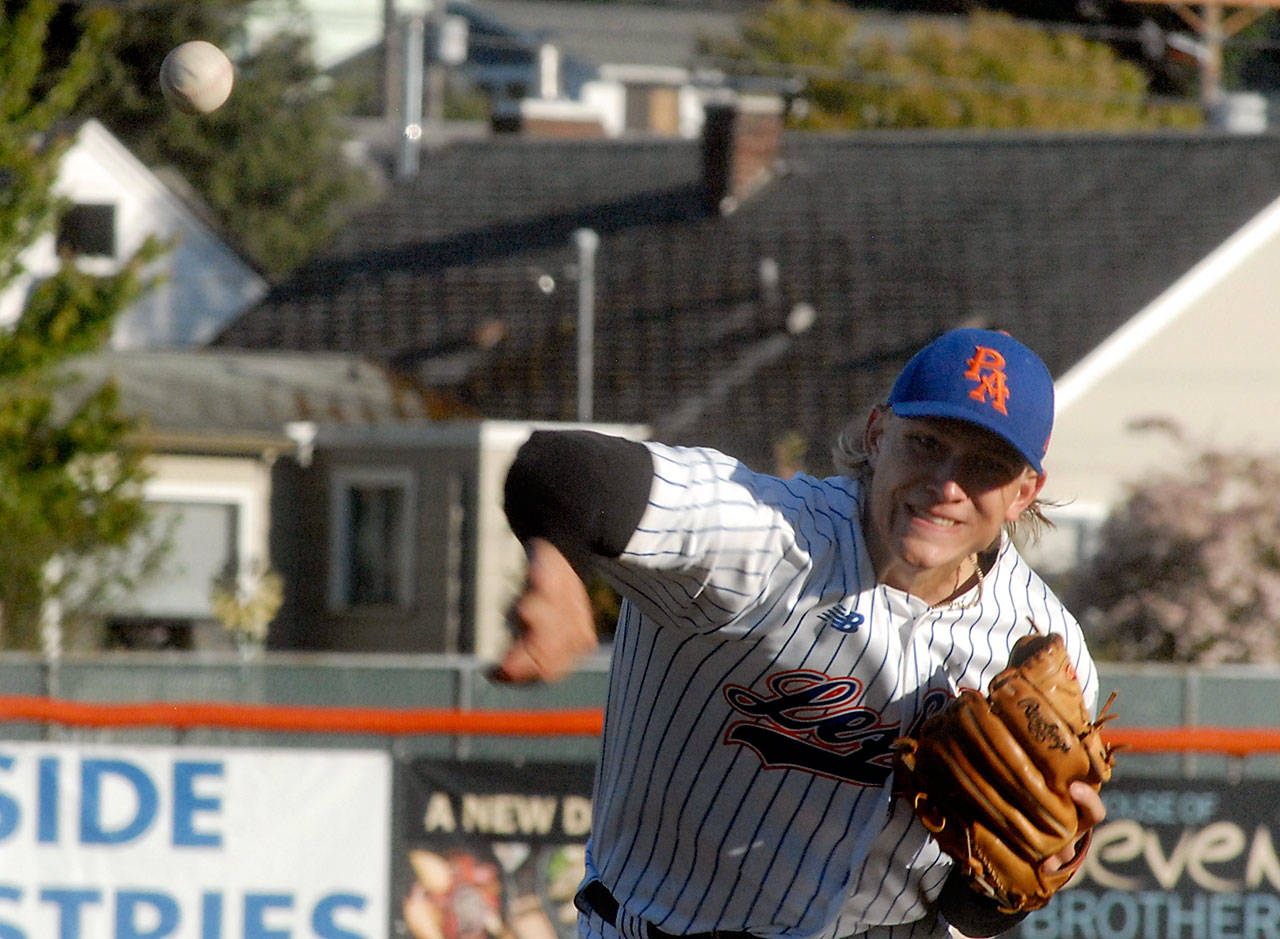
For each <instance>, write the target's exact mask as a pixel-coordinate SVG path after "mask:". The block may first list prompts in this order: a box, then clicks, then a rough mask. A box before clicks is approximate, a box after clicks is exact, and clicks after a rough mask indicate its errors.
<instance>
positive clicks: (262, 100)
mask: <svg viewBox="0 0 1280 939" xmlns="http://www.w3.org/2000/svg"><path fill="white" fill-rule="evenodd" d="M251 5H252V4H251V2H250V0H147V2H145V3H121V4H110V5H109V8H108V12H109V15H110V16H111V17H112V18H113V19H114V30H113V33H112V36H111V38H110V40H109V42H107V43H106V44H105V45H104V47H103V49H102V52H101V53H100V62H99V65H100V73H99V76H98V79H97V80H96V81H95V83H94V85H93V87H91V88H90V89H88V90H87V91H86V93H85V95H84V96H83V97H82V98H81V100H80V101H79V102H78V104H77V107H76V111H75V113H76V114H77V115H80V116H92V117H95V118H97V119H98V120H99V121H101V122H102V123H103V124H104V125H106V126H107V127H108V128H109V129H110V130H111V132H112V133H113V134H115V135H116V136H117V137H119V138H120V139H121V140H122V141H123V142H124V143H125V145H126V146H128V147H129V149H130V150H131V151H132V152H133V153H134V154H135V155H136V156H137V157H138V158H139V159H140V160H142V162H144V163H146V164H147V165H149V166H152V167H164V166H171V167H173V168H174V169H176V170H177V171H178V173H179V174H180V175H181V176H182V177H183V178H184V179H186V180H187V182H189V183H190V184H191V186H192V187H193V188H194V190H195V191H196V192H197V193H198V194H199V195H200V196H201V198H202V199H203V200H204V201H205V202H206V203H207V204H208V206H209V207H210V208H211V209H212V210H213V212H214V213H215V215H216V216H217V217H218V219H219V220H220V221H221V223H222V225H223V226H224V228H225V230H226V231H227V232H229V233H230V234H231V235H232V236H233V237H234V239H235V240H236V241H237V242H238V243H239V244H240V246H241V247H242V248H243V249H244V250H245V252H246V253H247V254H248V255H249V257H251V258H252V259H253V260H254V261H255V262H256V263H257V264H258V266H259V267H260V268H261V269H262V270H263V271H264V272H265V273H266V274H267V275H268V276H272V277H280V276H283V275H284V274H286V273H287V272H288V271H289V270H291V269H292V268H293V267H294V266H296V265H297V264H298V263H299V262H300V261H302V260H303V259H305V258H306V257H308V256H309V255H310V254H311V253H313V252H314V251H315V250H316V248H318V247H319V246H321V245H323V244H325V243H326V242H327V240H328V239H329V238H330V236H331V235H332V234H333V232H334V230H335V229H336V228H337V227H338V225H339V224H340V222H341V220H342V219H343V217H344V215H345V213H346V212H347V211H349V210H350V209H351V208H352V207H353V206H355V205H358V204H359V203H360V202H361V201H362V200H363V199H364V198H365V197H366V196H367V195H368V194H370V193H371V192H372V189H371V188H370V185H369V181H368V179H367V177H366V176H365V174H364V173H363V172H361V171H360V170H358V169H356V168H354V167H353V166H352V165H351V164H350V162H349V161H348V160H347V159H345V158H344V155H343V147H344V144H345V139H344V135H343V131H342V127H341V124H340V116H341V114H342V113H343V112H344V110H345V105H344V101H343V100H341V99H340V98H339V97H338V95H337V94H336V93H335V92H334V91H333V90H331V89H329V88H328V87H327V86H326V84H325V83H324V82H323V81H322V80H321V77H320V75H319V72H318V69H317V68H316V66H315V63H314V60H313V59H312V56H311V50H310V39H309V37H308V36H306V35H305V34H302V33H295V34H279V35H277V36H274V37H272V38H270V39H268V40H266V41H265V42H264V43H262V44H260V45H256V46H255V47H254V48H253V49H252V50H249V49H248V48H247V46H248V44H247V42H246V41H245V39H244V37H245V35H246V18H247V14H248V11H249V8H250V6H251ZM77 6H78V5H76V4H68V5H66V8H64V10H63V11H62V12H61V13H60V14H59V15H58V17H57V19H56V20H55V23H54V27H53V31H52V37H51V46H52V49H53V50H54V52H53V55H54V56H55V57H56V58H55V61H57V60H60V59H61V58H62V57H65V56H66V55H67V54H68V51H67V50H69V49H71V48H73V47H74V42H75V36H76V30H75V24H74V21H73V16H74V9H75V8H76V7H77ZM299 19H301V17H299ZM189 39H204V40H206V41H208V42H212V43H214V44H215V45H217V46H219V47H221V48H222V49H224V50H225V51H226V52H228V54H229V55H230V56H231V57H232V59H233V61H234V62H235V65H236V76H235V86H234V88H233V90H232V93H231V97H230V98H229V99H228V101H227V103H226V104H224V105H223V106H222V107H221V108H219V109H218V110H217V111H215V112H214V113H212V114H207V115H198V116H192V115H187V114H182V113H180V112H178V111H177V110H175V109H173V108H171V107H169V106H168V105H167V103H166V102H165V100H164V98H163V97H162V95H161V93H160V88H159V73H160V63H161V62H162V61H163V60H164V57H165V55H166V54H168V52H169V50H171V49H172V48H173V47H174V46H176V45H178V44H179V43H181V42H184V41H186V40H189Z"/></svg>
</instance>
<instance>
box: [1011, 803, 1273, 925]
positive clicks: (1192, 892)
mask: <svg viewBox="0 0 1280 939" xmlns="http://www.w3.org/2000/svg"><path fill="white" fill-rule="evenodd" d="M1104 799H1105V802H1106V805H1107V818H1106V821H1105V822H1103V823H1102V824H1101V825H1100V826H1098V828H1097V829H1096V831H1095V833H1094V838H1093V845H1092V848H1091V850H1090V852H1089V855H1088V857H1087V858H1086V860H1085V863H1084V867H1083V868H1082V869H1081V872H1080V873H1079V874H1078V875H1077V876H1076V878H1075V880H1073V881H1072V883H1071V885H1070V886H1069V887H1068V888H1067V889H1065V890H1063V891H1061V892H1059V893H1058V895H1057V896H1055V897H1054V898H1053V900H1052V901H1051V902H1050V904H1049V905H1048V906H1047V907H1045V908H1044V909H1043V910H1039V911H1037V912H1035V913H1032V914H1031V915H1030V916H1029V917H1027V919H1025V920H1023V922H1022V923H1021V925H1020V926H1019V927H1018V930H1017V932H1016V935H1019V936H1021V937H1023V939H1280V859H1278V858H1277V853H1276V845H1275V843H1274V840H1273V832H1274V831H1275V830H1276V828H1277V825H1278V824H1280V782H1276V781H1274V780H1272V781H1266V780H1258V781H1248V782H1239V783H1231V782H1227V781H1219V780H1174V781H1169V780H1158V779H1152V780H1140V779H1129V780H1123V781H1121V780H1114V781H1113V782H1112V783H1111V784H1109V785H1108V786H1107V789H1106V791H1105V793H1104Z"/></svg>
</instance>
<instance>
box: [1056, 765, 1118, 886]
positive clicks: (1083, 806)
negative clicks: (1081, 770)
mask: <svg viewBox="0 0 1280 939" xmlns="http://www.w3.org/2000/svg"><path fill="white" fill-rule="evenodd" d="M1068 791H1069V792H1070V793H1071V798H1072V799H1074V800H1075V803H1076V811H1077V812H1078V813H1079V815H1080V829H1079V831H1080V837H1084V835H1085V833H1086V832H1088V831H1089V830H1090V829H1092V828H1093V826H1094V825H1097V824H1098V823H1099V822H1101V821H1102V820H1103V819H1104V818H1106V817H1107V809H1106V806H1104V805H1103V804H1102V796H1100V795H1099V794H1098V793H1097V791H1096V790H1095V789H1094V788H1093V787H1092V786H1090V785H1088V784H1087V783H1083V782H1079V781H1077V782H1073V783H1072V784H1071V785H1070V787H1069V789H1068ZM1079 846H1080V841H1079V839H1077V840H1076V842H1075V844H1072V845H1071V846H1070V847H1068V848H1064V849H1063V850H1062V851H1060V852H1059V853H1058V854H1056V855H1054V856H1053V857H1052V858H1050V859H1049V861H1048V864H1047V865H1046V866H1047V867H1048V869H1049V870H1050V871H1056V870H1060V869H1061V868H1063V867H1066V866H1067V865H1068V864H1070V863H1071V862H1072V861H1073V860H1074V859H1075V856H1076V851H1077V850H1078V849H1079Z"/></svg>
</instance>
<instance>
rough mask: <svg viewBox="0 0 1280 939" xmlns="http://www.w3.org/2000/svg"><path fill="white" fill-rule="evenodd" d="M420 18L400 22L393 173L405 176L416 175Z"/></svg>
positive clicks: (419, 121)
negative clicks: (400, 89) (399, 102)
mask: <svg viewBox="0 0 1280 939" xmlns="http://www.w3.org/2000/svg"><path fill="white" fill-rule="evenodd" d="M422 30H423V26H422V17H421V16H410V17H407V18H406V19H405V21H404V25H403V32H404V40H403V42H404V110H403V112H402V120H403V122H404V123H403V128H402V131H401V134H400V159H399V161H398V162H397V163H396V175H397V176H399V177H400V178H401V179H407V178H409V177H412V176H416V175H417V174H418V157H419V156H420V155H421V151H422V79H423V72H422V48H423V47H422Z"/></svg>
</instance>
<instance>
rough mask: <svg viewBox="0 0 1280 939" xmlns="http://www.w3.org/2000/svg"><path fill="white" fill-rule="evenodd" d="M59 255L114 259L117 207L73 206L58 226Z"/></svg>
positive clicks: (92, 204) (86, 204) (98, 205)
mask: <svg viewBox="0 0 1280 939" xmlns="http://www.w3.org/2000/svg"><path fill="white" fill-rule="evenodd" d="M58 253H59V254H71V255H73V256H75V257H88V258H114V257H115V256H116V207H115V206H114V205H111V204H96V203H78V204H76V205H73V206H72V207H71V208H70V209H68V210H67V212H66V213H65V214H64V215H63V216H62V220H61V221H60V222H59V224H58Z"/></svg>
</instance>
